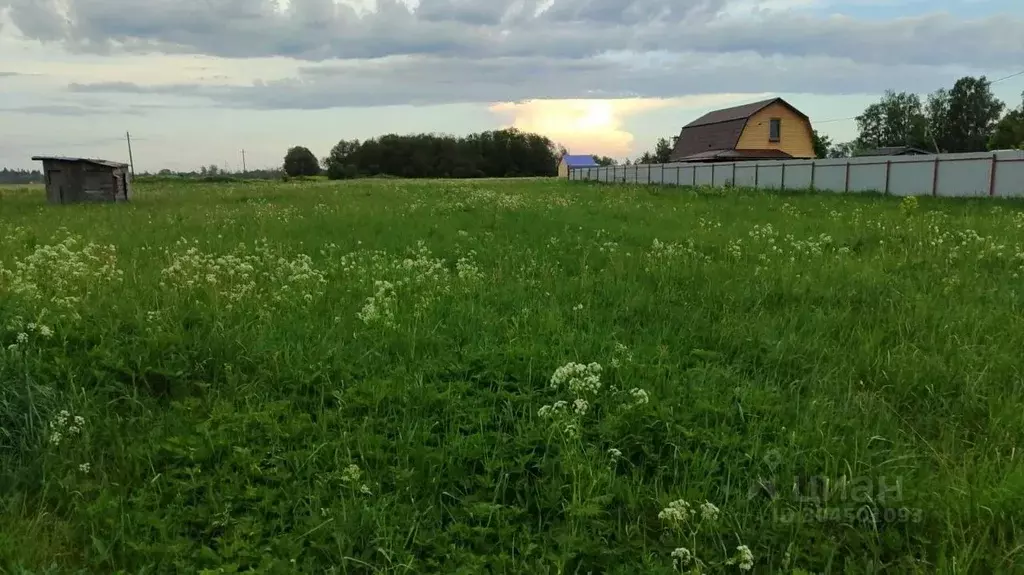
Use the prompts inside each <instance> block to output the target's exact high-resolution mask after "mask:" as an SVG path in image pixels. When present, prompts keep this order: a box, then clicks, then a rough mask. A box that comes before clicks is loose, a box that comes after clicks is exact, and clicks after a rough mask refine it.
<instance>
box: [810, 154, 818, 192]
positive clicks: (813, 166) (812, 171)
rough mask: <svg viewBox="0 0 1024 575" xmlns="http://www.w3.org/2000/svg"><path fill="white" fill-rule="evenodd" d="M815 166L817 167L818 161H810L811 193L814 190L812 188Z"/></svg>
mask: <svg viewBox="0 0 1024 575" xmlns="http://www.w3.org/2000/svg"><path fill="white" fill-rule="evenodd" d="M817 166H818V161H817V160H811V191H813V190H814V189H815V188H814V168H816V167H817Z"/></svg>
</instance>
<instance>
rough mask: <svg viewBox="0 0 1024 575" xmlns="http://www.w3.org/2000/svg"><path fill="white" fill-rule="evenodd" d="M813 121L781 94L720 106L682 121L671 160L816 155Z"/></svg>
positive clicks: (803, 156)
mask: <svg viewBox="0 0 1024 575" xmlns="http://www.w3.org/2000/svg"><path fill="white" fill-rule="evenodd" d="M814 157H815V156H814V136H813V130H812V128H811V120H810V118H808V117H807V115H806V114H804V113H803V112H801V111H800V110H797V109H796V108H794V107H793V106H792V105H791V104H789V102H786V101H785V100H783V99H782V98H772V99H771V100H763V101H761V102H754V103H753V104H745V105H743V106H736V107H734V108H726V109H724V110H717V111H714V112H711V113H709V114H705V115H704V116H702V117H700V118H698V119H697V120H694V121H693V122H690V123H689V124H687V125H686V126H683V129H682V131H681V132H680V133H679V137H678V138H676V145H675V147H674V148H673V150H672V154H671V155H670V156H669V159H670V160H671V161H673V162H734V161H737V160H771V159H775V160H783V159H790V158H814Z"/></svg>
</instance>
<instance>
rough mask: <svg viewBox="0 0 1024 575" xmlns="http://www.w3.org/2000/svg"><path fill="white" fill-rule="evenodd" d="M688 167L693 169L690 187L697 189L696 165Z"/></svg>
mask: <svg viewBox="0 0 1024 575" xmlns="http://www.w3.org/2000/svg"><path fill="white" fill-rule="evenodd" d="M690 167H691V168H693V184H691V185H690V187H692V188H696V187H697V164H693V165H692V166H690Z"/></svg>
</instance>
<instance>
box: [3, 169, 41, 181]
mask: <svg viewBox="0 0 1024 575" xmlns="http://www.w3.org/2000/svg"><path fill="white" fill-rule="evenodd" d="M42 182H43V173H42V172H40V171H39V170H12V169H8V168H3V169H0V184H40V183H42Z"/></svg>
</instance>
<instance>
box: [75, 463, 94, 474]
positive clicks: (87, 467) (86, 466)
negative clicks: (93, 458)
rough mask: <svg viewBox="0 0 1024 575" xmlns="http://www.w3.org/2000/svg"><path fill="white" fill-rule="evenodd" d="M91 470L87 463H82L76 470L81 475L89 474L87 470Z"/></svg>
mask: <svg viewBox="0 0 1024 575" xmlns="http://www.w3.org/2000/svg"><path fill="white" fill-rule="evenodd" d="M91 468H92V466H91V465H89V464H88V463H83V464H81V465H79V466H78V470H79V471H81V472H82V473H89V469H91Z"/></svg>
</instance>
